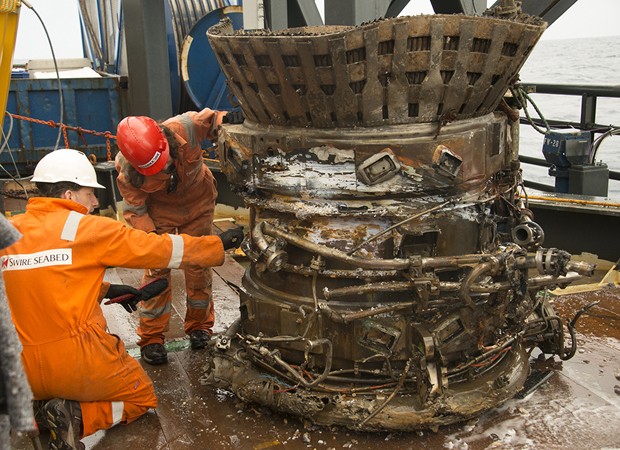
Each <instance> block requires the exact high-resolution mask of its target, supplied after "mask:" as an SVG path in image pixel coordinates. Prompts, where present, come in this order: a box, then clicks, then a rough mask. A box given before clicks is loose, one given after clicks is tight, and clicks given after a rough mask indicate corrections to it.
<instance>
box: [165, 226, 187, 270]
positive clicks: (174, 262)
mask: <svg viewBox="0 0 620 450" xmlns="http://www.w3.org/2000/svg"><path fill="white" fill-rule="evenodd" d="M168 236H170V240H171V241H172V254H171V255H170V261H168V269H178V268H179V266H180V265H181V262H183V252H184V251H185V243H184V242H183V238H182V237H181V236H179V235H178V234H169V235H168Z"/></svg>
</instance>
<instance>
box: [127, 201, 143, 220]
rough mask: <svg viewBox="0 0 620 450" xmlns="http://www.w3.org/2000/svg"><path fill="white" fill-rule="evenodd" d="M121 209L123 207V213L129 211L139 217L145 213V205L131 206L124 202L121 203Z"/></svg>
mask: <svg viewBox="0 0 620 450" xmlns="http://www.w3.org/2000/svg"><path fill="white" fill-rule="evenodd" d="M122 207H123V211H131V212H132V213H134V214H136V215H138V216H141V215H143V214H144V213H146V210H147V208H146V205H140V206H132V205H130V204H128V203H127V202H126V201H125V200H123V201H122Z"/></svg>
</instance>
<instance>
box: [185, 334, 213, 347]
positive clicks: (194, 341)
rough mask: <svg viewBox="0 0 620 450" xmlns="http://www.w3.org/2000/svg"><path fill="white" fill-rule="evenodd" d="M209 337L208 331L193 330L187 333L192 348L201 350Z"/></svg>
mask: <svg viewBox="0 0 620 450" xmlns="http://www.w3.org/2000/svg"><path fill="white" fill-rule="evenodd" d="M210 339H211V335H210V334H209V332H208V331H204V330H194V331H192V332H191V333H190V334H189V342H190V344H191V347H192V350H201V349H203V348H205V347H206V346H207V342H209V340H210Z"/></svg>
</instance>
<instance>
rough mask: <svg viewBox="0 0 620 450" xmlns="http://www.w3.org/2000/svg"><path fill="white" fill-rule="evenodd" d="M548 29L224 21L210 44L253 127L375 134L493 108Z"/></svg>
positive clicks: (456, 20)
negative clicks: (252, 26) (266, 25)
mask: <svg viewBox="0 0 620 450" xmlns="http://www.w3.org/2000/svg"><path fill="white" fill-rule="evenodd" d="M545 26H546V25H545V23H544V22H542V21H540V20H537V19H536V18H533V17H530V16H524V19H523V20H521V21H515V20H504V19H498V18H494V17H488V16H486V17H472V16H463V15H458V16H457V15H432V16H425V15H421V16H409V17H398V18H393V19H381V20H377V21H374V22H371V23H368V24H364V25H361V26H357V27H348V26H327V27H305V28H293V29H288V30H279V31H277V32H272V31H269V30H248V31H243V30H240V31H233V29H232V26H231V25H230V23H228V22H227V21H226V20H224V21H222V22H220V23H219V24H218V25H215V26H213V27H212V28H211V29H209V32H208V37H209V40H210V42H211V45H212V46H213V48H214V49H215V51H216V54H217V55H218V60H219V62H220V64H221V66H222V70H223V72H224V73H225V75H226V77H227V78H228V81H229V85H230V89H231V91H232V93H233V94H234V95H235V96H236V97H237V99H238V100H239V103H240V104H241V106H242V108H243V110H244V113H245V115H246V117H247V118H248V119H249V120H251V121H254V122H257V123H261V124H270V125H284V126H299V127H316V128H334V127H353V126H366V127H371V126H381V125H395V124H404V123H423V122H436V121H439V120H443V119H444V118H445V117H447V116H449V117H450V119H451V120H458V119H467V118H472V117H478V116H482V115H484V114H487V113H489V112H491V111H493V110H494V109H495V108H496V107H497V105H498V103H499V102H500V100H501V98H502V96H503V95H504V93H505V92H506V90H507V88H508V87H509V85H510V83H511V82H512V81H513V79H514V77H515V75H516V74H517V72H518V71H519V69H520V68H521V66H522V65H523V63H524V62H525V60H526V59H527V57H528V56H529V54H530V52H531V50H532V48H533V46H534V45H535V43H536V42H537V41H538V39H539V38H540V36H541V35H542V32H543V31H544V29H545Z"/></svg>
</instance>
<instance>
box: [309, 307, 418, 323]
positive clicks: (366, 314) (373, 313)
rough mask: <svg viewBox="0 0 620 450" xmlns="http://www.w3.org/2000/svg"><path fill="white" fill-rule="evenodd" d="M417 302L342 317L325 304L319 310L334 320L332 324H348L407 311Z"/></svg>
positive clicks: (366, 310)
mask: <svg viewBox="0 0 620 450" xmlns="http://www.w3.org/2000/svg"><path fill="white" fill-rule="evenodd" d="M417 304H418V302H406V303H397V304H395V305H390V306H382V307H379V308H372V309H365V310H362V311H357V312H354V313H351V314H346V315H344V316H343V315H342V314H340V313H339V312H338V311H335V310H333V309H332V308H331V307H330V306H329V305H328V304H327V303H321V304H320V308H321V311H324V312H325V313H327V316H328V317H329V318H330V319H332V320H334V322H338V323H350V322H353V321H354V320H358V319H365V318H366V317H372V316H376V315H378V314H385V313H388V312H393V311H398V310H399V309H407V308H410V307H412V306H417Z"/></svg>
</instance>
